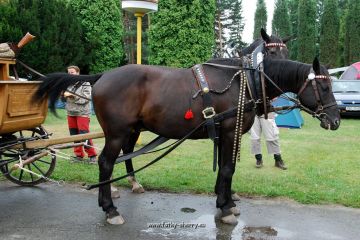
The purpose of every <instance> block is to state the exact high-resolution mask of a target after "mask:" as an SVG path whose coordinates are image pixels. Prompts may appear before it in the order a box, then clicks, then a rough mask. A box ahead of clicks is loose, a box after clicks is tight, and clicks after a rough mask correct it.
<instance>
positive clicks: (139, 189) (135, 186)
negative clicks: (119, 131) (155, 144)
mask: <svg viewBox="0 0 360 240" xmlns="http://www.w3.org/2000/svg"><path fill="white" fill-rule="evenodd" d="M139 135H140V131H135V132H133V133H132V134H131V136H130V138H129V142H128V144H126V145H125V146H124V147H123V152H124V154H127V153H132V152H133V151H134V147H135V144H136V141H137V139H138V138H139ZM125 166H126V172H127V173H131V172H133V171H134V167H133V164H132V159H129V160H126V161H125ZM127 179H128V182H129V183H130V184H131V187H132V191H133V192H134V193H143V192H145V190H144V188H143V186H141V184H140V183H139V182H138V181H136V178H135V174H134V173H132V174H131V175H130V176H129V177H127Z"/></svg>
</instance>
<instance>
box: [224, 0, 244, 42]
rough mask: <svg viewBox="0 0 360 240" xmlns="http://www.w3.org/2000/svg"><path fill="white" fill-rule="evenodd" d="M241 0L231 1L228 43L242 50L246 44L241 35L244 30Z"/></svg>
mask: <svg viewBox="0 0 360 240" xmlns="http://www.w3.org/2000/svg"><path fill="white" fill-rule="evenodd" d="M241 6H242V0H233V1H232V2H231V5H230V11H229V20H230V25H229V30H230V33H229V39H228V43H234V44H235V45H236V47H237V48H243V47H244V46H245V45H246V44H245V43H244V42H243V41H242V38H241V35H242V32H243V30H244V18H243V16H242V7H241Z"/></svg>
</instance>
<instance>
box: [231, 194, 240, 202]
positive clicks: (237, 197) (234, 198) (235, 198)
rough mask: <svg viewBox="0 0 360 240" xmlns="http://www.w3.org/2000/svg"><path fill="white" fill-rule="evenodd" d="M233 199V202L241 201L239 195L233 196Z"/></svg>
mask: <svg viewBox="0 0 360 240" xmlns="http://www.w3.org/2000/svg"><path fill="white" fill-rule="evenodd" d="M231 199H232V200H233V201H240V196H239V195H238V194H237V193H233V194H231Z"/></svg>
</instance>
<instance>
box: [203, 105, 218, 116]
mask: <svg viewBox="0 0 360 240" xmlns="http://www.w3.org/2000/svg"><path fill="white" fill-rule="evenodd" d="M202 114H203V115H204V118H205V119H208V118H212V117H213V116H215V114H216V112H215V109H214V108H213V107H207V108H205V109H204V110H202Z"/></svg>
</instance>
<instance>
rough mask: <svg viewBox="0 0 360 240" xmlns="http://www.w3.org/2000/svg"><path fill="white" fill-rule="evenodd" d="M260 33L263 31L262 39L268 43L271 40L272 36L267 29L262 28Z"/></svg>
mask: <svg viewBox="0 0 360 240" xmlns="http://www.w3.org/2000/svg"><path fill="white" fill-rule="evenodd" d="M260 33H261V37H262V39H263V40H264V41H265V42H266V43H269V42H271V39H270V36H269V35H268V34H267V33H266V31H265V29H263V28H261V30H260Z"/></svg>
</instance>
